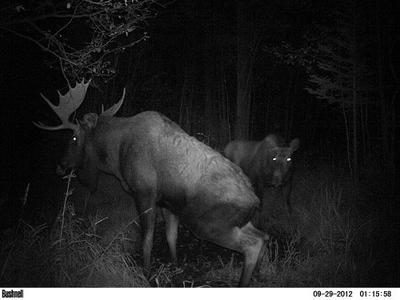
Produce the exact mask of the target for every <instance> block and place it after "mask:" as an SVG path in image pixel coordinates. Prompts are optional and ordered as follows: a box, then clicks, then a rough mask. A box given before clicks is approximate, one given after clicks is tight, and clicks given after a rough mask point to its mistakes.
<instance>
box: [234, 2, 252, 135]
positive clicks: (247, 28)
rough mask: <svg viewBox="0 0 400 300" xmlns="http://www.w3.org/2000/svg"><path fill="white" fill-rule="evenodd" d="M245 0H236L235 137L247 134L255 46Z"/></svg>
mask: <svg viewBox="0 0 400 300" xmlns="http://www.w3.org/2000/svg"><path fill="white" fill-rule="evenodd" d="M254 31H255V30H254V28H253V24H252V22H251V14H250V13H249V11H248V9H247V2H246V1H244V0H237V59H236V68H237V69H236V75H237V79H236V85H237V86H236V114H235V116H236V119H235V125H234V135H235V138H236V139H247V138H248V136H249V123H250V107H251V90H252V79H253V76H252V75H253V61H254V52H255V46H256V40H255V32H254Z"/></svg>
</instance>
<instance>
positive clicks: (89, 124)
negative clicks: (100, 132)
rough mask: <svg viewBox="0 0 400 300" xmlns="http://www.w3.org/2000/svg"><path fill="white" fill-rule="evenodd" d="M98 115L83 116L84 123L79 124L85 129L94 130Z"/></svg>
mask: <svg viewBox="0 0 400 300" xmlns="http://www.w3.org/2000/svg"><path fill="white" fill-rule="evenodd" d="M98 117H99V116H98V115H97V114H95V113H89V114H86V115H84V116H83V118H82V121H80V122H79V124H80V125H81V126H82V127H83V128H85V129H92V128H94V127H96V124H97V119H98Z"/></svg>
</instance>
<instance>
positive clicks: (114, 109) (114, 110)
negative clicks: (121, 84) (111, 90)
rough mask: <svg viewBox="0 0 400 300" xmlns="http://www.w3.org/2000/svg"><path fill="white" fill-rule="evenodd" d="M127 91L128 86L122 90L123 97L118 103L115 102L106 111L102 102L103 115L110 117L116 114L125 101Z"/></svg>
mask: <svg viewBox="0 0 400 300" xmlns="http://www.w3.org/2000/svg"><path fill="white" fill-rule="evenodd" d="M125 92H126V88H124V91H123V92H122V97H121V99H120V100H119V101H118V102H117V103H115V104H114V105H113V106H111V107H110V108H109V109H107V110H106V111H104V106H103V104H102V105H101V115H102V116H108V117H112V116H113V115H115V114H116V113H117V111H118V110H119V109H120V108H121V106H122V103H123V102H124V99H125Z"/></svg>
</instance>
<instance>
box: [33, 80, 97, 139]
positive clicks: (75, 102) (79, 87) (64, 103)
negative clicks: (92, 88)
mask: <svg viewBox="0 0 400 300" xmlns="http://www.w3.org/2000/svg"><path fill="white" fill-rule="evenodd" d="M84 81H85V80H84V79H83V80H82V82H80V83H78V82H77V83H76V85H75V87H71V86H70V87H69V90H68V92H67V93H66V94H64V95H62V94H61V93H60V91H57V92H58V96H59V99H60V101H59V104H58V106H57V105H54V104H53V103H51V102H50V100H49V99H47V98H46V97H45V96H44V95H43V94H40V96H42V98H43V99H44V101H46V103H47V104H48V105H49V106H50V107H51V109H52V110H53V111H54V112H55V113H56V115H57V116H58V118H59V119H60V120H61V122H62V123H61V124H60V125H58V126H47V125H44V124H43V123H41V122H33V124H34V125H35V126H37V127H39V128H41V129H45V130H60V129H72V130H74V131H75V130H77V129H78V125H77V124H75V123H72V122H70V121H69V117H70V116H71V115H72V113H73V112H74V111H76V110H77V109H78V108H79V106H81V104H82V102H83V100H84V99H85V95H86V91H87V88H88V87H89V84H90V80H89V81H88V82H87V83H85V82H84Z"/></svg>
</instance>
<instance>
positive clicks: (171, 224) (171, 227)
mask: <svg viewBox="0 0 400 300" xmlns="http://www.w3.org/2000/svg"><path fill="white" fill-rule="evenodd" d="M162 212H163V215H164V220H165V234H166V237H167V242H168V247H169V252H170V254H171V258H172V261H173V263H176V262H177V255H176V240H177V238H178V225H179V219H178V217H177V216H176V215H174V214H173V213H172V212H170V211H169V210H168V209H166V208H163V209H162Z"/></svg>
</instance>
